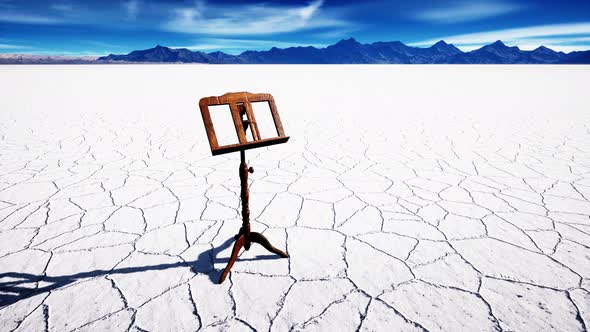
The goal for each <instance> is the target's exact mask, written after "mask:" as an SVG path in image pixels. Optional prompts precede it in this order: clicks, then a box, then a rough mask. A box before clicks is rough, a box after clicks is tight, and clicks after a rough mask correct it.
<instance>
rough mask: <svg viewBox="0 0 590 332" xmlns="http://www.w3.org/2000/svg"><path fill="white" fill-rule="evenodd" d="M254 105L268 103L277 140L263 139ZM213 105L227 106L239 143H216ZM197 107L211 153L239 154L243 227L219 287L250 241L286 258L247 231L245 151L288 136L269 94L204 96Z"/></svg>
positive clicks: (251, 171) (282, 139) (247, 247)
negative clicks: (237, 152) (212, 114)
mask: <svg viewBox="0 0 590 332" xmlns="http://www.w3.org/2000/svg"><path fill="white" fill-rule="evenodd" d="M253 102H267V103H268V105H269V107H270V111H271V114H272V118H273V121H274V125H275V128H276V134H277V136H276V137H271V138H262V137H261V135H260V131H259V128H258V124H257V122H256V118H255V117H254V112H253V110H252V104H251V103H253ZM216 105H229V108H230V112H231V117H232V120H233V124H234V127H235V129H236V134H237V136H238V141H239V143H237V144H230V145H223V146H220V145H219V144H218V142H217V136H216V135H215V129H214V127H213V122H212V120H211V113H210V112H209V106H216ZM199 108H200V109H201V115H202V116H203V123H204V125H205V130H206V131H207V138H208V139H209V146H210V147H211V153H212V154H213V155H214V156H216V155H220V154H224V153H230V152H236V151H240V160H241V162H240V168H239V172H240V185H241V195H240V197H241V200H242V227H241V228H240V231H239V232H238V234H236V236H235V237H234V239H235V240H236V242H235V243H234V247H233V250H232V253H231V257H230V259H229V262H228V263H227V266H226V267H225V269H224V270H223V273H221V276H220V277H219V283H220V284H221V283H222V282H223V281H224V280H225V278H226V277H227V274H228V273H229V271H230V269H231V268H232V266H233V265H234V263H235V261H236V259H237V257H238V253H239V252H240V250H241V249H242V247H243V248H244V249H246V250H249V249H250V245H251V244H252V242H254V243H258V244H260V245H262V246H263V247H264V248H266V249H267V250H268V251H270V252H272V253H275V254H277V255H279V256H281V257H283V258H286V257H289V255H288V254H287V253H285V252H284V251H281V250H279V249H277V248H275V247H274V246H273V245H271V244H270V242H269V241H268V240H267V239H266V237H264V235H262V234H260V233H256V232H251V231H250V209H249V205H248V204H249V203H248V201H249V196H250V195H249V192H248V172H250V173H254V169H253V168H252V167H250V168H248V165H247V164H246V152H245V151H246V150H248V149H254V148H259V147H263V146H269V145H274V144H281V143H285V142H287V141H288V140H289V136H285V132H284V131H283V125H282V124H281V119H280V118H279V113H278V112H277V107H276V104H275V101H274V99H273V97H272V95H270V94H268V93H258V94H253V93H249V92H234V93H226V94H224V95H223V96H218V97H205V98H201V100H200V101H199ZM248 127H249V129H250V132H251V134H252V140H251V141H248V138H247V136H246V131H247V130H248Z"/></svg>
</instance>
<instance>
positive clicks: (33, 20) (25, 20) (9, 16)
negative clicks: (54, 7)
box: [0, 11, 61, 25]
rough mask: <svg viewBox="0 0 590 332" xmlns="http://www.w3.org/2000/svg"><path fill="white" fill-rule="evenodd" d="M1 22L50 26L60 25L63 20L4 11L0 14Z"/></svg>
mask: <svg viewBox="0 0 590 332" xmlns="http://www.w3.org/2000/svg"><path fill="white" fill-rule="evenodd" d="M0 22H6V23H20V24H39V25H48V24H58V23H60V22H61V19H59V18H57V17H53V16H45V15H33V14H23V13H19V12H13V11H2V12H0Z"/></svg>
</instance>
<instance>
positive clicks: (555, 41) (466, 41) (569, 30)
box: [411, 22, 590, 52]
mask: <svg viewBox="0 0 590 332" xmlns="http://www.w3.org/2000/svg"><path fill="white" fill-rule="evenodd" d="M589 38H590V22H582V23H569V24H550V25H537V26H529V27H522V28H514V29H504V30H493V31H483V32H477V33H469V34H461V35H452V36H441V37H440V38H436V39H429V40H423V41H418V42H415V43H411V45H413V46H429V45H432V44H434V43H435V42H436V41H437V40H440V39H443V40H445V41H446V42H447V43H451V44H454V45H455V46H457V47H459V48H461V49H463V50H471V49H475V48H479V47H481V46H483V45H486V44H489V43H491V42H494V41H496V40H502V41H504V42H505V43H508V44H512V45H518V46H519V47H522V48H523V49H530V48H535V47H538V46H541V45H545V46H547V47H550V46H551V47H552V48H554V49H556V50H562V51H564V52H568V51H571V50H580V49H590V45H589V44H588V39H589Z"/></svg>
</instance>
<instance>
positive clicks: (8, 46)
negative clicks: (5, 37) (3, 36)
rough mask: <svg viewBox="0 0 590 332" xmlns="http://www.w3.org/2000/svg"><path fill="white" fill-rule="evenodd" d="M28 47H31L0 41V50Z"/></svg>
mask: <svg viewBox="0 0 590 332" xmlns="http://www.w3.org/2000/svg"><path fill="white" fill-rule="evenodd" d="M28 48H31V47H30V46H25V45H14V44H3V43H0V50H20V49H28Z"/></svg>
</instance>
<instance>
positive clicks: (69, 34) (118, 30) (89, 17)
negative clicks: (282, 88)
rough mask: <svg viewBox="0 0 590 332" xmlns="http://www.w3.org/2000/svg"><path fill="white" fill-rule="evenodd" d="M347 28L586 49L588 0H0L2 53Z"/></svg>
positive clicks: (323, 37) (403, 36) (245, 40)
mask: <svg viewBox="0 0 590 332" xmlns="http://www.w3.org/2000/svg"><path fill="white" fill-rule="evenodd" d="M349 37H354V38H355V39H357V40H359V41H360V42H362V43H371V42H375V41H394V40H400V41H402V42H404V43H406V44H408V45H413V46H420V47H427V46H430V45H432V44H433V43H435V42H436V41H438V40H440V39H444V40H445V41H447V42H449V43H453V44H454V45H456V46H458V47H459V48H461V49H463V50H471V49H474V48H478V47H481V46H482V45H484V44H488V43H490V42H493V41H495V40H498V39H501V40H503V41H504V42H505V43H506V44H508V45H517V46H519V47H521V48H522V49H534V48H536V47H538V46H539V45H545V46H548V47H551V48H553V49H555V50H562V51H565V52H570V51H574V50H587V49H590V0H560V1H555V0H539V1H514V0H499V1H493V0H420V1H416V0H407V1H406V0H403V1H384V0H378V1H348V0H347V1H330V0H308V1H293V0H291V1H273V0H266V1H213V0H209V1H206V0H190V1H180V0H177V1H163V0H127V1H111V0H102V1H90V0H87V1H70V0H37V1H29V0H0V53H35V54H60V55H103V54H108V53H128V52H130V51H132V50H136V49H145V48H150V47H153V46H155V45H157V44H160V45H165V46H170V47H186V48H189V49H192V50H201V51H205V52H213V51H224V52H227V53H233V54H239V53H240V52H242V51H244V50H248V49H251V50H265V49H269V48H271V47H272V46H277V47H281V48H283V47H289V46H298V45H312V46H317V47H324V46H327V45H330V44H333V43H335V42H337V41H338V40H340V39H344V38H349Z"/></svg>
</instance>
